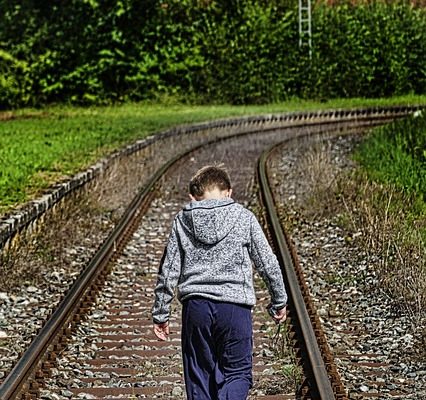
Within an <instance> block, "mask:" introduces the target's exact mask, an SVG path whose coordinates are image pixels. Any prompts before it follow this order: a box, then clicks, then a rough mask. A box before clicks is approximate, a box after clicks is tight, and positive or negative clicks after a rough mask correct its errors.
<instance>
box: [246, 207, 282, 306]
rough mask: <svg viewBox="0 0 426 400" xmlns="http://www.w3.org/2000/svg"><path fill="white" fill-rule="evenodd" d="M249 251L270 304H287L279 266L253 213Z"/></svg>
mask: <svg viewBox="0 0 426 400" xmlns="http://www.w3.org/2000/svg"><path fill="white" fill-rule="evenodd" d="M249 252H250V257H251V259H252V261H253V263H254V266H255V268H256V270H257V271H258V272H259V275H260V276H261V277H262V279H263V281H264V282H265V284H266V286H267V287H268V291H269V294H270V296H271V303H272V306H273V307H274V308H275V309H280V308H283V307H284V306H285V305H286V304H287V293H286V291H285V287H284V281H283V276H282V273H281V268H280V265H279V263H278V260H277V257H276V256H275V254H274V253H273V251H272V249H271V246H270V245H269V243H268V240H267V239H266V236H265V234H264V233H263V230H262V228H261V226H260V224H259V222H258V221H257V219H256V217H255V216H254V215H253V214H252V218H251V223H250V246H249Z"/></svg>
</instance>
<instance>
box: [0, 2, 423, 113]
mask: <svg viewBox="0 0 426 400" xmlns="http://www.w3.org/2000/svg"><path fill="white" fill-rule="evenodd" d="M0 9H1V10H2V15H1V16H0V22H1V23H0V74H1V75H0V107H1V108H12V107H19V106H22V105H40V104H45V103H52V102H73V103H103V102H112V101H124V100H141V99H155V98H156V97H158V96H162V95H164V94H166V95H175V96H179V97H181V98H183V99H188V100H194V99H195V100H196V101H201V102H209V103H211V102H229V103H237V104H238V103H240V104H241V103H265V102H272V101H280V100H285V99H287V98H290V97H293V96H298V97H310V98H332V97H353V96H363V97H378V96H390V95H395V94H406V93H424V92H425V91H426V62H425V61H426V12H425V10H424V9H422V8H414V7H412V6H410V5H409V4H407V3H406V2H404V1H402V0H401V2H395V3H391V4H386V3H384V2H369V3H362V4H360V5H353V4H352V3H346V2H342V3H340V4H339V5H336V6H334V7H330V6H327V5H325V4H320V3H319V4H318V5H317V6H316V7H314V10H313V49H312V58H309V56H308V52H307V51H306V49H303V48H302V49H300V48H299V45H298V40H299V38H298V10H297V2H296V1H295V0H271V1H265V0H227V1H224V0H140V1H136V0H103V1H100V0H67V1H59V0H49V1H43V2H41V1H36V0H22V1H20V2H10V1H8V0H0Z"/></svg>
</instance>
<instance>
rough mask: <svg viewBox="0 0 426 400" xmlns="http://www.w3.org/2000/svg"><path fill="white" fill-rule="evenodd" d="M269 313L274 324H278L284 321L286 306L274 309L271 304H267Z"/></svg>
mask: <svg viewBox="0 0 426 400" xmlns="http://www.w3.org/2000/svg"><path fill="white" fill-rule="evenodd" d="M267 310H268V313H269V315H270V316H271V317H272V319H273V320H274V321H275V323H276V324H280V323H281V322H284V321H285V319H286V318H287V307H284V308H281V309H280V310H277V309H275V308H274V307H272V304H269V305H268V307H267Z"/></svg>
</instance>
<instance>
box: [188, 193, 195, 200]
mask: <svg viewBox="0 0 426 400" xmlns="http://www.w3.org/2000/svg"><path fill="white" fill-rule="evenodd" d="M189 198H190V199H191V201H197V200H196V198H195V197H194V196H193V195H192V194H191V193H189Z"/></svg>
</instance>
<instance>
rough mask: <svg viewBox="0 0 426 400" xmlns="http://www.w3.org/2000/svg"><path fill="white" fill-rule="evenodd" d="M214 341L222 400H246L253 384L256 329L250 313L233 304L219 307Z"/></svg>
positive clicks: (219, 390)
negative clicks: (254, 329)
mask: <svg viewBox="0 0 426 400" xmlns="http://www.w3.org/2000/svg"><path fill="white" fill-rule="evenodd" d="M216 310H217V315H216V316H215V317H216V318H215V319H216V328H215V339H216V343H217V350H218V353H217V358H218V368H219V370H220V375H221V376H222V379H221V381H220V382H218V399H219V400H237V399H238V400H245V399H246V398H247V396H248V393H249V390H250V388H251V387H252V384H253V378H252V365H253V358H252V353H253V326H252V316H251V309H250V308H249V307H246V306H242V305H238V304H230V303H217V305H216Z"/></svg>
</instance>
